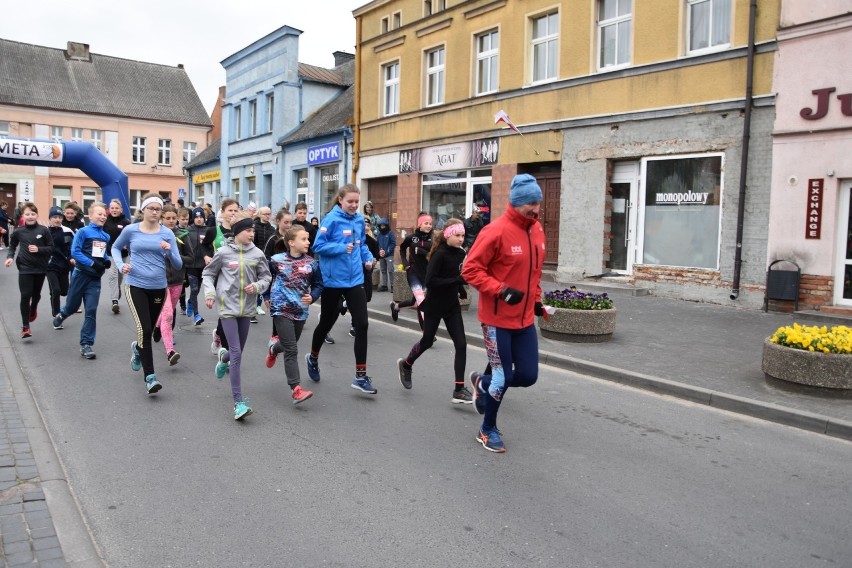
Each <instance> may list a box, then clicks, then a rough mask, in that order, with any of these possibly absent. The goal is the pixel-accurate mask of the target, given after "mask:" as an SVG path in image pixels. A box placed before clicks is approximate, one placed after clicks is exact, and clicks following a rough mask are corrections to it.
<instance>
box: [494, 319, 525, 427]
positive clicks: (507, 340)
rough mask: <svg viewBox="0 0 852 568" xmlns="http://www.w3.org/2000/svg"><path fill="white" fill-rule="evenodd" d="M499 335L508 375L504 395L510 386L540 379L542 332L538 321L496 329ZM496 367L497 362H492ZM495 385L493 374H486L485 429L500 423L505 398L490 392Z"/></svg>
mask: <svg viewBox="0 0 852 568" xmlns="http://www.w3.org/2000/svg"><path fill="white" fill-rule="evenodd" d="M495 329H496V332H497V333H496V336H497V352H498V354H499V355H500V365H501V366H502V368H503V374H504V376H505V378H506V387H505V389H504V393H503V397H505V395H506V393H507V392H508V390H509V388H512V387H529V386H532V385H534V384H535V382H536V381H537V380H538V335H536V332H535V324H533V325H531V326H529V327H525V328H523V329H505V328H502V327H498V328H495ZM492 366H493V365H492ZM490 385H491V375H482V379H481V381H480V387H481V388H482V389H483V390H484V391H485V394H482V393H480V396H483V397H484V398H485V416H484V418H483V420H482V427H483V428H484V429H492V428H495V427H496V426H497V412H498V411H499V410H500V402H501V400H502V399H501V400H496V399H495V398H494V397H492V396H491V395H490V394H488V387H489V386H490Z"/></svg>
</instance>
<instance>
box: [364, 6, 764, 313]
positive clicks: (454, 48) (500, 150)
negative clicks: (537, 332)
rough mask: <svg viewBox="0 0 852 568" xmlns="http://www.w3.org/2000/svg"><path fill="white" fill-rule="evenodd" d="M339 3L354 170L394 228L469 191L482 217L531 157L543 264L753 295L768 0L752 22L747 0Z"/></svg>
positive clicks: (759, 267)
mask: <svg viewBox="0 0 852 568" xmlns="http://www.w3.org/2000/svg"><path fill="white" fill-rule="evenodd" d="M353 13H354V15H355V18H356V26H357V32H356V33H357V48H358V49H357V54H356V60H357V75H358V82H357V84H358V92H357V95H356V109H355V122H356V133H355V136H356V148H355V149H356V156H355V163H354V170H355V172H356V176H357V181H358V183H359V184H360V185H361V187H362V189H365V190H366V191H367V193H368V195H369V198H370V199H371V200H372V201H373V202H374V203H377V202H378V203H383V204H384V203H386V205H385V206H386V207H387V208H388V209H389V210H388V213H389V214H390V215H389V216H391V217H396V218H397V224H398V226H399V227H400V228H402V229H404V230H410V229H412V228H413V226H414V223H415V219H416V216H417V213H418V212H419V211H420V210H425V211H429V212H431V213H432V215H433V217H435V219H436V221H437V223H436V224H438V225H440V223H441V222H442V220H444V219H445V218H447V217H450V216H456V217H463V216H467V215H469V212H470V210H471V208H472V207H473V205H474V204H475V205H477V206H478V207H479V208H480V209H481V210H483V211H484V212H485V213H486V215H491V216H494V215H499V214H500V213H501V212H502V211H503V210H504V209H505V207H506V205H507V202H508V185H509V182H510V180H511V178H512V177H513V176H514V175H516V174H518V173H530V174H532V175H534V176H535V177H536V178H537V179H538V180H539V184H540V185H541V187H542V189H543V192H544V200H543V203H542V212H541V221H542V224H543V226H544V229H545V234H546V235H547V244H546V247H547V257H546V262H547V266H548V267H549V269H550V270H551V271H552V273H553V275H554V277H555V278H557V279H558V280H560V281H582V280H583V279H584V278H589V277H600V276H601V275H606V276H607V277H610V276H613V275H614V276H617V277H618V279H619V280H628V281H630V282H634V283H636V284H637V285H639V286H643V287H647V288H650V289H652V290H653V292H654V293H655V294H658V295H665V296H671V297H677V298H685V299H693V300H700V301H712V302H718V303H729V302H736V303H737V304H739V305H750V306H758V305H760V304H761V302H762V297H763V292H762V291H763V285H764V281H765V270H766V262H765V261H766V256H767V244H766V243H767V235H766V227H767V225H768V219H769V194H770V178H771V164H772V160H771V158H772V143H771V133H772V125H773V121H774V116H775V106H774V105H775V97H774V93H773V90H772V73H773V64H774V56H775V49H776V41H775V36H776V31H777V29H778V22H779V17H780V16H779V14H780V0H768V1H765V2H760V7H759V9H758V10H756V11H755V13H754V14H753V16H754V22H755V25H754V32H753V36H752V35H750V26H749V22H750V21H751V17H750V16H751V15H752V14H750V3H749V2H748V1H746V0H659V1H656V2H631V1H630V0H594V1H591V0H563V1H561V2H546V1H536V0H530V1H525V2H508V1H504V0H479V1H474V0H469V1H465V2H435V1H421V0H391V1H382V0H377V1H375V2H370V3H368V4H365V5H364V6H362V7H361V8H358V9H357V10H355V11H354V12H353ZM752 37H753V41H750V38H752ZM749 86H750V87H751V91H750V93H749V92H748V89H747V87H749ZM748 95H750V98H749V99H748V100H747V96H748ZM746 119H748V120H746ZM746 122H749V123H750V126H749V127H748V129H747V128H746ZM746 131H747V132H748V134H749V137H746V136H745V134H746ZM746 139H750V142H749V145H748V160H747V163H746V164H745V165H744V164H743V163H742V157H743V149H744V140H746ZM743 174H744V175H745V177H744V178H743V184H741V183H740V179H741V177H742V176H743ZM741 185H744V186H745V187H744V189H745V191H741ZM741 194H742V195H743V196H744V197H743V199H742V202H741V199H740V195H741ZM740 208H742V214H743V223H741V224H740V223H739V216H740ZM377 209H378V211H379V213H380V214H383V213H384V211H382V209H381V208H380V206H378V205H377ZM738 251H739V253H738ZM734 290H736V293H734ZM732 296H734V297H735V298H736V299H735V300H733V299H731V298H732Z"/></svg>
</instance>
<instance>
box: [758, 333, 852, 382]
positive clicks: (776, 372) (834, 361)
mask: <svg viewBox="0 0 852 568" xmlns="http://www.w3.org/2000/svg"><path fill="white" fill-rule="evenodd" d="M762 367H763V372H764V373H766V376H767V377H772V378H773V379H781V380H782V381H789V382H791V383H798V384H800V385H808V386H812V387H825V388H829V389H852V355H840V354H837V353H817V352H814V351H805V350H803V349H793V348H792V347H784V346H783V345H778V344H776V343H772V342H771V341H769V340H768V339H767V340H766V341H764V342H763V365H762Z"/></svg>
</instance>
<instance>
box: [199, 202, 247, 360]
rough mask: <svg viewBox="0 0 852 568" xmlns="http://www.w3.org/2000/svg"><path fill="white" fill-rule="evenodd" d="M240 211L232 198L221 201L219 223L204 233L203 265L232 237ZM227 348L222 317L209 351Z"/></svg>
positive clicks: (214, 352)
mask: <svg viewBox="0 0 852 568" xmlns="http://www.w3.org/2000/svg"><path fill="white" fill-rule="evenodd" d="M239 212H240V206H239V204H238V203H237V202H236V200H234V199H225V200H223V201H222V204H221V206H220V211H219V224H218V225H214V226H212V227H209V228H208V229H207V232H206V233H205V234H204V245H203V246H204V265H205V266H207V265H208V264H210V261H211V260H213V255H214V254H216V251H217V250H219V249H220V248H222V247H223V246H224V245H225V243H227V242H228V240H229V239H233V238H234V232H233V231H232V230H231V223H232V222H233V220H234V215H236V214H237V213H239ZM220 347H224V348H225V349H227V348H228V339H227V338H226V337H225V333H224V332H223V331H222V319H221V318H219V319H218V320H217V321H216V329H215V330H214V331H213V342H212V343H211V344H210V352H211V353H212V354H213V355H218V354H219V348H220Z"/></svg>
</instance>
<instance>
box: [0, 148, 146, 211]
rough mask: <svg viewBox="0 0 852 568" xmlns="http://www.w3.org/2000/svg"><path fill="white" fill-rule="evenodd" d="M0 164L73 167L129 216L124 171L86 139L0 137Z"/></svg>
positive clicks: (107, 200)
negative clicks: (117, 203)
mask: <svg viewBox="0 0 852 568" xmlns="http://www.w3.org/2000/svg"><path fill="white" fill-rule="evenodd" d="M0 164H11V165H15V166H47V167H51V168H77V169H79V170H80V171H81V172H83V173H84V174H86V175H87V176H89V177H90V178H91V179H92V181H94V182H95V183H96V184H98V187H100V188H101V191H102V195H103V200H104V202H105V203H109V202H110V201H112V200H113V199H118V200H119V201H120V202H121V207H122V208H123V209H124V214H125V215H127V217H128V218H129V217H130V202H129V196H130V193H129V192H128V189H127V174H125V173H124V172H123V171H121V170H120V169H118V167H117V166H116V165H115V164H113V163H112V162H111V161H110V160H109V158H107V157H106V156H104V155H103V154H101V152H100V150H98V149H97V148H95V147H94V145H92V144H90V143H88V142H51V141H47V140H27V139H24V138H0Z"/></svg>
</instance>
